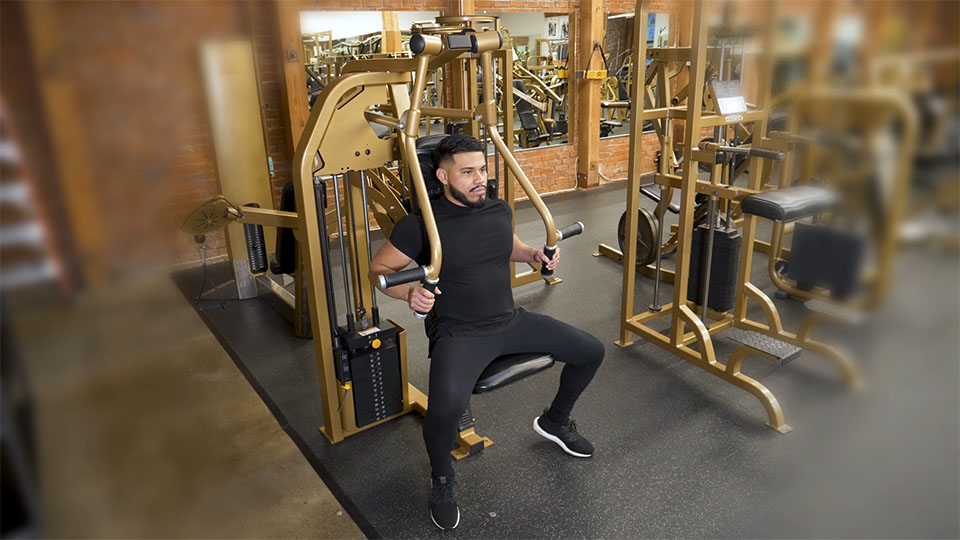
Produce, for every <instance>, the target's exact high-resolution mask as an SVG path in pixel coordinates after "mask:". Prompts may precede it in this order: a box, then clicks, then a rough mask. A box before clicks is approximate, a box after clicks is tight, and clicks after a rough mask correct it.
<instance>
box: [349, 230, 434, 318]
mask: <svg viewBox="0 0 960 540" xmlns="http://www.w3.org/2000/svg"><path fill="white" fill-rule="evenodd" d="M412 262H413V259H411V258H410V257H407V256H406V255H405V254H404V253H403V252H402V251H400V250H399V249H397V248H396V247H395V246H394V245H393V244H391V243H390V241H389V240H387V241H386V242H385V243H384V244H383V245H382V246H381V247H380V249H379V250H378V251H377V254H376V255H374V256H373V260H372V261H370V271H369V272H368V273H367V278H368V279H369V280H370V282H371V283H373V284H378V280H377V278H379V277H380V276H381V275H382V274H392V273H394V272H399V271H400V270H403V269H404V268H406V267H407V266H408V265H409V264H410V263H412ZM383 292H384V293H386V294H387V296H389V297H391V298H396V299H397V300H403V301H404V302H406V303H407V304H408V305H409V306H410V308H411V309H413V310H415V311H420V312H422V313H427V312H429V311H430V309H431V308H433V302H434V294H433V293H431V292H430V291H428V290H426V289H424V288H423V287H421V286H420V284H419V283H413V284H410V283H404V284H402V285H395V286H393V287H388V288H387V289H386V290H384V291H383ZM436 292H437V294H439V293H440V290H439V289H437V291H436Z"/></svg>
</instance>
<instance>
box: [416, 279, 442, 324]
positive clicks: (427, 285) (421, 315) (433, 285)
mask: <svg viewBox="0 0 960 540" xmlns="http://www.w3.org/2000/svg"><path fill="white" fill-rule="evenodd" d="M421 285H422V286H423V288H424V289H426V290H428V291H430V292H431V293H432V292H434V291H436V290H437V282H436V281H429V280H424V281H423V283H422V284H421ZM413 315H414V317H416V318H418V319H420V320H421V321H422V320H424V319H426V318H427V314H426V313H425V312H423V311H414V312H413Z"/></svg>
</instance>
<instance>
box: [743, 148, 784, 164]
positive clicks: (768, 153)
mask: <svg viewBox="0 0 960 540" xmlns="http://www.w3.org/2000/svg"><path fill="white" fill-rule="evenodd" d="M750 155H751V156H752V157H758V158H764V159H772V160H773V161H783V158H784V154H783V152H777V151H776V150H764V149H762V148H751V149H750Z"/></svg>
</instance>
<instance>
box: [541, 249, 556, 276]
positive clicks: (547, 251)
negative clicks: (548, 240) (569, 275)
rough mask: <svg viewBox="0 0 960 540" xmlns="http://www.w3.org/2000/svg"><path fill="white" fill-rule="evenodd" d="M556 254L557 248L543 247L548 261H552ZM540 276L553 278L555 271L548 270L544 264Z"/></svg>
mask: <svg viewBox="0 0 960 540" xmlns="http://www.w3.org/2000/svg"><path fill="white" fill-rule="evenodd" d="M556 252H557V246H553V247H549V246H543V254H544V255H546V256H547V260H552V259H553V255H554V253H556ZM540 275H541V276H543V277H545V278H548V277H553V270H550V269H549V268H547V263H543V264H542V265H541V266H540Z"/></svg>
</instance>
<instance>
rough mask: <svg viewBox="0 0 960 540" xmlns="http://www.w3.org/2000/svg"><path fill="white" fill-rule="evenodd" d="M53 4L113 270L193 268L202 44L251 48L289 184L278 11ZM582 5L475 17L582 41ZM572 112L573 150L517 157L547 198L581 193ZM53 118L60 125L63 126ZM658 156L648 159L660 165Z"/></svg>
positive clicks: (256, 6)
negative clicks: (549, 20)
mask: <svg viewBox="0 0 960 540" xmlns="http://www.w3.org/2000/svg"><path fill="white" fill-rule="evenodd" d="M56 5H57V12H58V16H59V19H60V20H59V31H60V33H61V35H60V39H61V40H62V45H63V50H64V59H65V60H64V61H65V62H67V63H69V70H70V73H71V80H72V82H73V91H74V95H75V98H76V100H77V109H78V111H79V117H80V122H81V124H82V131H83V133H85V134H86V136H85V138H84V140H82V141H79V142H78V144H81V145H82V146H83V147H84V151H85V152H86V154H87V156H88V158H89V162H90V164H91V168H92V169H93V170H92V173H93V175H94V177H95V178H96V182H97V185H98V189H97V199H98V202H99V206H100V208H102V209H104V215H103V216H100V217H99V218H100V219H102V221H103V227H102V229H103V230H104V231H108V234H109V235H110V238H109V239H108V241H107V242H106V243H107V244H108V245H109V246H110V253H109V256H110V257H111V259H112V260H113V265H114V266H116V267H123V266H124V265H127V266H129V265H131V264H136V263H137V261H139V263H145V264H153V263H156V264H171V263H177V262H191V261H196V260H197V251H196V246H195V245H194V243H193V241H192V239H191V238H190V237H189V236H187V235H184V234H182V233H180V232H179V231H178V230H177V225H179V222H180V221H181V220H182V219H183V217H184V216H185V215H186V213H187V212H189V211H190V210H191V209H192V208H193V207H195V206H196V205H197V204H198V203H200V202H202V201H203V200H205V199H207V198H210V197H213V196H214V195H216V192H217V189H216V177H215V170H214V163H213V148H212V142H211V139H210V129H209V126H208V119H207V107H206V103H205V98H204V89H203V84H202V80H201V75H200V66H199V62H198V49H199V45H200V44H201V43H202V42H203V41H205V40H213V39H248V40H252V41H253V43H254V51H255V54H256V59H255V65H256V67H257V72H258V78H259V85H260V90H261V107H262V118H263V122H264V133H265V136H266V141H265V142H266V151H267V154H268V155H269V156H270V157H272V158H273V161H274V164H275V168H276V178H275V187H276V189H277V190H278V191H279V188H280V186H282V185H283V184H284V183H285V182H287V181H288V180H289V179H290V161H291V158H292V154H293V150H294V149H293V148H292V147H291V144H290V143H289V142H288V141H286V139H285V130H286V126H285V125H284V121H285V120H284V118H285V116H286V115H285V114H284V111H283V110H282V103H281V95H280V94H281V87H282V61H283V58H282V54H281V51H280V42H279V31H278V28H277V26H278V25H277V20H276V5H275V3H273V2H268V1H262V0H261V1H257V2H251V3H240V2H220V1H196V2H189V3H164V2H109V3H106V2H93V1H82V2H63V1H61V2H58V3H57V4H56ZM360 5H361V6H362V7H363V8H365V9H390V10H437V11H442V12H443V11H445V12H452V10H450V9H449V8H450V6H451V0H365V1H364V2H363V3H362V4H360ZM301 6H302V9H314V10H354V9H357V3H356V2H353V1H348V0H316V1H304V2H302V3H301ZM579 6H580V2H579V0H574V1H569V0H567V1H563V0H560V1H553V0H546V1H545V0H537V1H513V0H507V1H504V0H480V2H479V3H478V4H477V6H476V10H477V12H482V11H484V10H489V11H528V12H549V13H551V14H553V13H568V14H570V15H571V18H572V27H573V29H574V32H575V33H574V35H577V34H578V33H579V16H578V12H577V10H578V9H579ZM677 6H678V4H677V3H676V2H675V1H674V2H668V3H667V4H665V5H664V6H656V5H655V6H654V7H655V9H659V8H663V9H668V10H671V11H676V10H677ZM634 7H635V5H634V3H633V2H608V3H607V4H606V11H608V12H615V11H620V12H623V11H632V10H633V9H634ZM575 48H576V44H575ZM24 49H25V50H28V48H27V47H25V48H24ZM574 55H576V52H574ZM27 76H31V75H27ZM571 82H573V81H571ZM9 105H10V106H11V107H16V106H17V104H16V103H10V104H9ZM568 111H569V119H570V133H571V137H570V139H571V142H570V144H567V145H563V146H551V147H544V148H538V149H532V150H528V151H520V152H518V153H517V160H518V162H519V163H520V164H521V166H522V167H523V168H524V169H525V171H526V173H527V175H528V176H529V177H530V178H531V180H532V181H533V183H534V184H535V186H536V187H537V188H538V190H540V191H541V192H542V193H550V192H554V191H560V190H568V189H573V188H575V187H576V165H577V146H576V145H577V124H578V122H577V118H576V111H577V96H576V88H573V89H572V91H571V96H570V100H569V102H568ZM38 121H39V120H38ZM52 122H53V124H54V125H55V123H56V119H52ZM626 145H627V141H626V139H624V140H622V141H620V140H616V141H615V142H604V143H601V148H602V149H603V153H602V157H601V171H603V173H604V174H605V175H606V176H607V177H609V178H616V177H623V176H625V171H626V163H627V161H628V160H627V156H626ZM648 154H649V153H648ZM651 156H652V154H651V155H650V156H648V155H645V156H644V158H643V159H644V160H645V161H650V163H652V161H651V160H652V157H651ZM59 166H61V167H62V166H69V164H66V165H64V164H59ZM649 167H652V165H649ZM207 241H208V246H209V247H210V248H211V251H210V252H209V255H210V256H212V257H216V256H221V255H225V245H224V241H223V236H222V234H212V235H209V237H208V239H207Z"/></svg>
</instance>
